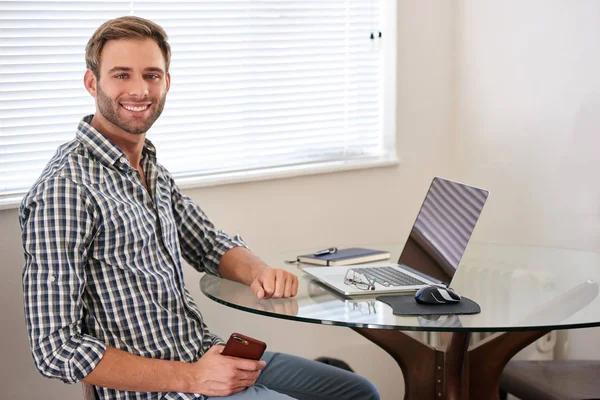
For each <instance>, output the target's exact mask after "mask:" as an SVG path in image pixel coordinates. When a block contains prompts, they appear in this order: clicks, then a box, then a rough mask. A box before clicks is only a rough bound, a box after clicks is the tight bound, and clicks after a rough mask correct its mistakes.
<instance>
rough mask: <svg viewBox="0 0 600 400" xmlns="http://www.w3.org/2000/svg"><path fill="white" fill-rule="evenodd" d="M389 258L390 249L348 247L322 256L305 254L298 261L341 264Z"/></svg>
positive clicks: (317, 263)
mask: <svg viewBox="0 0 600 400" xmlns="http://www.w3.org/2000/svg"><path fill="white" fill-rule="evenodd" d="M388 258H390V253H389V252H388V251H382V250H372V249H363V248H360V247H351V248H348V249H339V250H338V251H336V252H335V253H332V254H324V255H322V256H317V255H315V254H305V255H302V256H298V261H299V262H301V263H307V264H316V265H331V266H335V265H338V266H339V265H352V264H360V263H366V262H373V261H380V260H387V259H388Z"/></svg>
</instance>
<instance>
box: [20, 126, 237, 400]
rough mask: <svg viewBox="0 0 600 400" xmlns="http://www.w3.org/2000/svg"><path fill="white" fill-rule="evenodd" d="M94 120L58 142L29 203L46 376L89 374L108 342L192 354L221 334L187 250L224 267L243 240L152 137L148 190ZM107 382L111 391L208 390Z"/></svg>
mask: <svg viewBox="0 0 600 400" xmlns="http://www.w3.org/2000/svg"><path fill="white" fill-rule="evenodd" d="M91 119H92V115H89V116H87V117H85V118H83V120H82V121H81V122H80V123H79V126H78V129H77V133H76V138H75V139H74V140H72V141H70V142H68V143H66V144H64V145H62V146H60V147H59V149H58V151H57V153H56V154H55V155H54V157H53V158H52V159H51V160H50V162H49V163H48V165H47V166H46V168H45V169H44V171H43V172H42V175H41V176H40V178H39V179H38V180H37V182H36V183H35V184H34V185H33V187H32V188H31V190H30V191H29V193H28V194H27V195H26V196H25V198H24V199H23V201H22V203H21V207H20V210H19V219H20V223H21V229H22V235H23V247H24V253H25V266H24V270H23V293H24V305H25V317H26V323H27V329H28V332H29V340H30V345H31V351H32V354H33V358H34V360H35V364H36V366H37V368H38V370H39V371H40V372H41V373H42V374H43V375H45V376H47V377H50V378H58V379H60V380H62V381H64V382H67V383H75V382H78V381H80V380H82V379H83V378H85V377H86V376H87V375H88V374H89V373H90V372H91V371H92V370H93V369H94V368H95V367H96V365H97V364H98V362H99V361H100V359H101V358H102V355H103V353H104V351H105V349H106V346H112V347H115V348H118V349H121V350H125V351H127V352H129V353H132V354H136V355H139V356H143V357H149V358H157V359H163V360H176V361H184V362H194V361H197V360H198V359H199V358H200V357H201V356H202V355H203V354H204V353H205V352H206V351H207V350H208V349H209V348H210V347H211V346H213V345H214V344H221V343H223V341H222V340H221V339H220V338H219V337H217V336H216V335H214V334H212V333H210V332H209V330H208V329H207V327H206V325H205V324H204V322H203V320H202V315H201V314H200V311H199V309H198V307H197V306H196V304H195V303H194V300H193V298H192V296H191V295H190V293H189V292H188V290H187V289H186V287H185V284H184V280H183V269H182V258H183V259H185V260H186V261H187V262H188V263H189V264H190V265H191V266H192V267H194V268H195V269H197V270H198V271H200V272H207V273H210V274H215V275H218V265H219V260H220V258H221V256H222V255H223V254H224V253H225V252H226V251H227V250H229V249H231V248H232V247H235V246H245V244H244V242H243V240H242V239H241V238H240V237H238V236H235V237H229V236H227V235H226V234H225V233H223V232H221V231H219V230H217V229H215V227H214V225H213V224H212V223H211V222H210V221H209V220H208V219H207V217H206V215H205V214H204V212H203V211H202V210H201V209H200V208H199V207H198V206H197V205H196V204H195V203H194V202H193V201H192V200H191V199H189V198H188V197H186V196H184V195H183V194H182V193H181V192H180V191H179V189H178V187H177V186H176V185H175V182H174V181H173V178H172V177H171V175H170V174H169V172H168V171H167V170H166V169H165V168H164V167H163V166H161V165H160V164H158V163H157V162H156V151H155V148H154V146H153V145H152V143H151V142H150V141H148V140H146V143H145V146H144V149H143V155H142V161H141V163H142V166H143V168H144V171H145V173H146V181H147V184H148V190H146V188H145V187H144V186H143V184H142V181H141V179H140V175H139V173H138V171H137V170H136V169H135V168H133V167H131V166H130V165H129V161H128V159H127V157H126V156H125V154H124V153H123V151H121V150H120V149H119V148H118V147H117V146H115V145H114V144H113V143H112V142H111V141H109V140H108V139H107V138H105V137H104V136H103V135H102V134H100V133H99V132H98V131H97V130H95V129H94V128H92V127H91V126H90V125H89V123H90V121H91ZM97 389H98V395H99V397H100V398H102V399H197V398H203V397H202V396H201V395H193V394H184V393H133V392H125V391H117V390H112V389H106V388H97Z"/></svg>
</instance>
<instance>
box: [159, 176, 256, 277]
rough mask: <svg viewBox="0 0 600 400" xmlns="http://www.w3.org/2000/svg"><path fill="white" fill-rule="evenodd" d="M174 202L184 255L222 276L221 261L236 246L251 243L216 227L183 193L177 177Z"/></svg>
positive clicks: (189, 261) (203, 267) (188, 260)
mask: <svg viewBox="0 0 600 400" xmlns="http://www.w3.org/2000/svg"><path fill="white" fill-rule="evenodd" d="M170 180H171V187H172V191H171V193H172V196H171V200H172V204H173V215H174V217H175V221H176V223H177V231H178V233H179V242H180V246H181V252H182V256H183V258H184V259H185V260H186V261H187V262H188V263H189V264H190V265H191V266H192V267H194V268H195V269H196V270H198V271H200V272H207V273H209V274H212V275H217V276H220V274H219V262H220V260H221V257H222V256H223V254H225V253H226V252H227V251H228V250H230V249H232V248H234V247H246V248H247V247H248V246H247V245H246V243H245V242H244V240H243V239H242V238H241V237H240V236H238V235H235V236H233V237H232V236H229V235H227V234H226V233H225V232H223V231H221V230H218V229H216V228H215V226H214V224H213V223H212V222H211V221H210V220H209V219H208V217H207V216H206V214H205V213H204V211H202V209H201V208H200V206H198V205H197V204H196V203H195V202H194V201H193V200H192V199H190V198H189V197H187V196H185V195H184V194H182V193H181V191H180V190H179V188H178V187H177V185H176V184H175V182H174V181H173V178H170Z"/></svg>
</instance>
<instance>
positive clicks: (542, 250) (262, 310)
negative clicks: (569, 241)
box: [200, 243, 600, 332]
mask: <svg viewBox="0 0 600 400" xmlns="http://www.w3.org/2000/svg"><path fill="white" fill-rule="evenodd" d="M363 247H368V248H373V249H380V250H387V251H390V253H391V254H392V257H391V259H390V260H397V259H398V256H399V254H400V251H401V250H402V246H401V245H387V246H386V245H375V246H363ZM311 251H314V249H308V250H306V251H295V252H290V253H287V254H285V253H284V254H278V255H273V256H271V257H263V259H264V260H265V262H267V264H269V265H270V266H272V267H278V268H284V269H287V270H288V271H290V272H293V273H295V274H296V275H297V276H298V278H299V289H298V295H297V296H296V297H294V298H290V299H272V300H258V299H257V298H256V296H255V295H254V293H253V292H252V290H251V289H250V288H249V287H248V286H246V285H243V284H240V283H237V282H233V281H229V280H226V279H221V278H218V277H215V276H212V275H204V276H203V277H202V279H201V281H200V288H201V290H202V292H203V293H204V294H205V295H206V296H208V297H209V298H210V299H212V300H214V301H217V302H219V303H222V304H225V305H227V306H230V307H233V308H237V309H240V310H244V311H248V312H251V313H256V314H262V315H268V316H271V317H276V318H282V319H290V320H296V321H302V322H309V323H317V324H328V325H340V326H348V327H361V328H379V329H398V330H415V331H470V332H475V331H483V332H493V331H525V330H553V329H571V328H584V327H592V326H600V298H599V296H598V292H599V285H598V282H600V255H599V254H596V253H593V252H586V251H581V250H567V249H558V248H548V247H532V246H514V245H497V244H484V243H472V244H471V245H469V247H468V249H467V252H466V254H465V255H464V257H463V259H462V261H461V263H460V266H459V268H458V270H457V272H456V275H455V276H454V279H453V280H452V283H451V286H452V288H454V289H455V290H456V291H457V292H458V293H460V294H461V295H463V296H466V297H468V298H470V299H472V300H474V301H476V302H477V303H478V304H479V305H480V306H481V313H479V314H474V315H422V316H396V315H394V314H393V313H392V308H391V307H390V306H388V305H387V304H385V303H382V302H381V301H377V300H375V296H372V297H369V295H364V296H352V297H346V296H343V295H340V294H338V293H337V292H335V291H333V290H332V289H329V288H327V287H326V286H323V285H321V284H320V283H318V282H316V281H315V280H313V279H311V278H310V277H309V276H307V275H306V274H304V272H303V271H302V269H301V268H302V267H306V266H309V265H308V264H287V263H285V260H293V259H295V258H296V256H297V255H298V254H306V253H310V252H311ZM323 268H327V267H323ZM434 307H436V306H434ZM442 307H443V306H442Z"/></svg>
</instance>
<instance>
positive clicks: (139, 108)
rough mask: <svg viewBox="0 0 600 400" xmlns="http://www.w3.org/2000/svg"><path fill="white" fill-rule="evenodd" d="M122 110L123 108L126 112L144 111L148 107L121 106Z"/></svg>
mask: <svg viewBox="0 0 600 400" xmlns="http://www.w3.org/2000/svg"><path fill="white" fill-rule="evenodd" d="M123 108H125V109H126V110H129V111H144V110H145V109H146V108H148V105H145V106H139V107H134V106H126V105H123Z"/></svg>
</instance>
